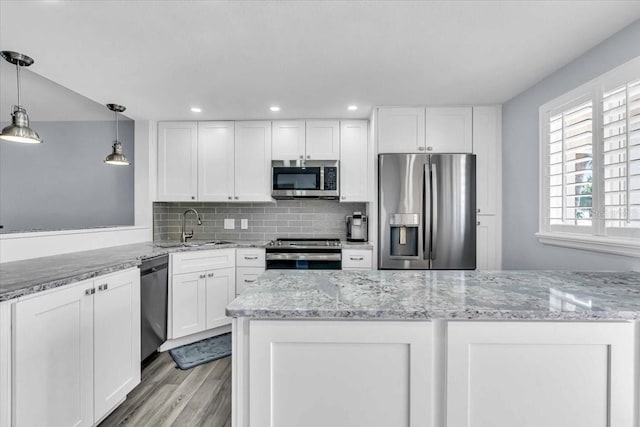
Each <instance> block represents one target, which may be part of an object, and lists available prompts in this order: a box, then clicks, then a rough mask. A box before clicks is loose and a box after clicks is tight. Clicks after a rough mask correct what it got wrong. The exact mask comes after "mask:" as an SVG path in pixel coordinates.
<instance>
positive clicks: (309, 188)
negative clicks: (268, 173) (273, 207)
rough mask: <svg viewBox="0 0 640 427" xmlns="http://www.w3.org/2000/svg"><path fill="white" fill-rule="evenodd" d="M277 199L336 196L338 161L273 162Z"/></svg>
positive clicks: (337, 192) (274, 196)
mask: <svg viewBox="0 0 640 427" xmlns="http://www.w3.org/2000/svg"><path fill="white" fill-rule="evenodd" d="M271 170H272V173H273V177H272V190H271V196H272V197H273V198H274V199H297V198H306V199H337V198H338V196H339V195H340V193H339V190H338V189H339V188H340V185H339V184H340V183H339V181H338V180H339V173H338V161H337V160H330V161H322V160H274V161H272V162H271Z"/></svg>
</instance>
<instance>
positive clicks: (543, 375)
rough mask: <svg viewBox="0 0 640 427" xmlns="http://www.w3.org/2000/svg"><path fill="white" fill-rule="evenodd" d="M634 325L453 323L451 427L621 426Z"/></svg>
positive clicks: (627, 420)
mask: <svg viewBox="0 0 640 427" xmlns="http://www.w3.org/2000/svg"><path fill="white" fill-rule="evenodd" d="M636 339H637V338H636V336H635V331H634V325H633V324H632V323H622V322H621V323H614V322H610V323H605V322H598V323H596V322H589V323H571V322H562V323H558V322H553V323H550V322H450V323H449V326H448V347H447V387H446V389H447V427H514V426H518V427H540V426H544V427H567V426H576V427H577V426H580V427H603V426H612V427H624V426H632V425H634V416H635V415H634V408H635V407H636V405H637V402H635V399H636V398H634V396H635V395H636V390H635V382H636V378H637V372H635V363H636V362H635V356H634V355H635V351H634V345H635V344H634V342H635V340H636Z"/></svg>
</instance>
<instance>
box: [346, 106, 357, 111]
mask: <svg viewBox="0 0 640 427" xmlns="http://www.w3.org/2000/svg"><path fill="white" fill-rule="evenodd" d="M357 109H358V106H357V105H349V106H348V107H347V110H349V111H356V110H357Z"/></svg>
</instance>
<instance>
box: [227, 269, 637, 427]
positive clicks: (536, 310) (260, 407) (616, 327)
mask: <svg viewBox="0 0 640 427" xmlns="http://www.w3.org/2000/svg"><path fill="white" fill-rule="evenodd" d="M227 314H228V315H229V316H233V317H234V320H233V330H234V334H233V335H234V348H233V352H234V368H233V369H234V373H233V380H234V387H233V390H234V391H233V393H234V396H233V402H234V404H233V417H234V426H236V427H249V426H251V427H262V426H278V427H289V426H299V425H305V426H327V425H334V426H350V427H352V426H367V427H371V426H412V427H417V426H434V427H444V426H451V427H458V426H491V427H502V426H505V427H506V426H532V427H533V426H545V427H546V426H564V427H566V426H580V427H589V426H594V427H595V426H607V425H608V426H612V427H618V426H619V427H623V426H637V425H638V400H639V399H638V396H639V393H638V388H639V384H640V376H639V374H638V373H639V369H638V365H639V359H640V356H639V355H640V351H639V347H640V322H639V320H640V273H636V272H618V273H614V272H594V273H571V272H551V271H501V272H473V271H467V272H462V271H372V272H347V271H277V270H274V271H269V272H267V273H266V274H264V275H263V276H262V277H261V278H260V279H259V280H258V282H257V283H256V284H255V285H254V286H252V287H251V288H249V289H248V290H247V291H246V292H245V293H243V294H242V295H241V296H240V297H239V298H237V299H236V300H235V301H233V302H232V303H231V304H230V305H229V306H228V307H227Z"/></svg>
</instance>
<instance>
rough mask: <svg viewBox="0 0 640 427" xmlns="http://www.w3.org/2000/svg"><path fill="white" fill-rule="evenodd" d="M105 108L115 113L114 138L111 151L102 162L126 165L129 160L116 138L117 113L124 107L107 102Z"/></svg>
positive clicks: (128, 163)
mask: <svg viewBox="0 0 640 427" xmlns="http://www.w3.org/2000/svg"><path fill="white" fill-rule="evenodd" d="M107 108H108V109H109V110H111V111H113V112H114V113H115V115H116V140H115V141H113V146H112V148H113V152H112V153H111V154H109V155H108V156H107V158H106V159H104V162H105V163H106V164H108V165H117V166H128V165H130V164H131V162H130V161H129V160H128V159H127V158H126V157H125V155H124V153H123V152H122V143H121V142H120V141H119V138H118V136H119V135H118V113H122V112H123V111H124V110H126V107H123V106H122V105H117V104H107Z"/></svg>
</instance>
